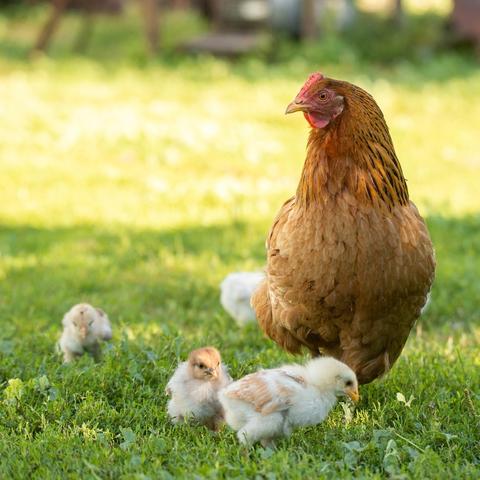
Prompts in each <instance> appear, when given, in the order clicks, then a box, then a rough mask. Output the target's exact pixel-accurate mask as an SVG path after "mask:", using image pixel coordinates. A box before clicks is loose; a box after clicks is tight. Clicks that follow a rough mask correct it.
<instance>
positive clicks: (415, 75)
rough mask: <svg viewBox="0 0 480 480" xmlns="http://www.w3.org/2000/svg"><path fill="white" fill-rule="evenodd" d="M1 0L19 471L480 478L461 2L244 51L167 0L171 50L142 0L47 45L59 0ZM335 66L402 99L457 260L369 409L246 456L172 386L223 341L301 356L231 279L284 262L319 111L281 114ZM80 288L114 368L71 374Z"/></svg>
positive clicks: (396, 102)
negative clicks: (255, 318)
mask: <svg viewBox="0 0 480 480" xmlns="http://www.w3.org/2000/svg"><path fill="white" fill-rule="evenodd" d="M0 5H1V6H0V171H1V175H0V395H3V397H2V400H1V401H2V402H3V404H2V405H3V406H2V407H1V408H0V455H1V457H2V462H1V467H0V476H3V477H5V478H24V477H25V476H27V475H33V476H37V477H38V478H46V477H52V478H78V477H79V476H82V478H119V477H122V478H148V477H150V478H164V477H165V478H168V476H169V475H170V476H174V477H175V478H193V473H192V472H195V473H196V474H197V475H198V477H199V478H202V477H208V478H215V477H217V478H235V477H238V478H255V476H258V478H323V477H329V478H332V475H333V476H336V477H342V478H349V477H350V476H360V477H362V478H384V477H385V476H390V477H392V478H405V477H412V478H419V477H420V476H423V477H424V478H453V477H455V478H473V477H472V475H473V474H474V472H475V471H476V469H477V468H478V466H479V463H480V452H479V447H478V445H479V441H480V438H479V431H480V427H479V415H480V380H479V376H478V368H479V367H480V354H479V343H480V327H479V311H480V308H479V305H480V281H479V272H480V259H479V252H480V214H479V211H480V193H479V187H480V183H479V178H480V154H479V151H480V148H479V147H480V141H479V138H480V136H479V133H478V129H479V125H480V103H479V102H478V98H480V70H479V62H478V55H477V53H476V50H475V46H474V45H472V44H469V43H468V42H464V41H459V39H458V38H457V37H456V35H455V34H454V32H453V31H452V28H451V27H450V28H449V27H448V23H449V22H448V19H449V15H450V12H451V8H452V4H451V2H449V1H448V0H426V1H414V0H409V1H405V2H404V4H403V8H404V12H403V18H402V19H401V21H399V22H397V21H395V20H394V19H392V17H391V6H392V2H389V1H380V0H378V1H375V0H363V1H359V2H357V7H358V12H357V14H356V17H355V20H354V21H353V23H351V24H349V25H348V26H347V27H344V28H342V29H339V28H337V27H336V26H335V25H336V23H335V21H333V19H334V17H333V16H329V15H330V14H325V15H324V17H323V20H321V21H320V22H319V36H318V38H314V39H311V40H307V41H303V42H299V41H296V40H294V39H292V38H289V36H288V35H286V34H285V32H284V33H283V34H282V33H281V32H280V33H279V32H276V33H272V32H271V31H270V30H269V29H260V30H261V38H262V41H261V45H260V47H259V48H258V49H256V50H254V51H252V52H250V53H248V54H246V55H242V56H240V57H236V58H233V59H224V58H217V57H214V56H212V55H206V54H201V55H191V54H189V53H186V52H185V51H184V49H182V48H181V47H182V45H183V42H185V41H186V40H189V39H191V38H192V37H194V36H196V35H203V34H205V33H207V32H209V31H210V29H211V27H210V26H209V23H208V21H207V20H206V19H205V18H202V17H201V16H200V15H199V14H198V13H196V12H195V11H193V10H185V9H168V8H166V7H165V8H164V9H162V10H161V22H160V42H159V49H158V52H157V53H156V54H153V55H152V54H151V53H149V49H148V48H147V44H146V40H145V35H144V30H143V28H144V27H143V20H142V17H141V9H139V8H138V7H139V5H138V3H137V2H133V1H132V2H127V4H126V9H125V11H124V13H123V14H122V15H117V16H98V18H96V19H95V22H94V26H93V29H92V31H91V32H90V33H89V34H88V42H86V43H85V44H84V45H82V48H81V49H79V48H78V35H79V32H80V31H81V29H82V22H83V20H82V16H81V15H80V14H79V13H78V12H75V11H69V12H67V13H65V15H64V16H63V19H62V21H61V23H60V25H59V28H58V31H57V32H56V34H55V36H54V38H53V39H52V41H51V43H50V45H49V48H48V50H47V52H46V53H38V52H37V53H34V54H32V52H31V49H32V46H33V45H34V43H35V40H36V38H37V36H38V34H39V31H40V29H41V27H42V25H43V24H44V22H45V21H46V19H47V17H48V15H49V5H48V4H45V3H44V2H41V3H39V4H37V3H33V4H32V2H5V1H3V2H0ZM331 15H333V14H331ZM318 70H320V71H322V72H324V73H325V74H327V75H328V76H331V77H334V78H341V79H345V80H348V81H350V82H352V83H355V84H357V85H359V86H361V87H363V88H365V89H366V90H367V91H369V92H370V93H371V94H372V95H373V96H374V97H375V99H376V100H377V102H378V103H379V105H380V107H381V108H382V110H383V112H384V114H385V117H386V119H387V122H388V124H389V127H390V130H391V134H392V137H393V140H394V144H395V146H396V150H397V154H398V157H399V159H400V161H401V163H402V166H403V170H404V173H405V176H406V177H407V179H408V185H409V189H410V194H411V198H412V199H413V201H414V202H415V203H416V204H417V206H418V207H419V209H420V212H421V213H422V215H423V216H424V217H425V218H426V220H427V223H428V226H429V229H430V231H431V234H432V238H433V241H434V244H435V247H436V252H437V260H438V268H437V278H436V282H435V286H434V289H433V294H432V303H431V305H430V308H429V309H428V311H427V313H426V314H425V315H424V317H423V318H422V320H421V321H420V322H419V324H418V326H417V328H416V330H415V331H414V332H413V333H412V337H411V339H410V340H409V342H408V344H407V348H406V350H405V352H404V354H403V356H402V357H401V359H400V360H399V362H398V363H397V365H396V367H395V368H394V369H393V371H392V372H391V374H389V376H388V377H387V378H386V379H385V380H384V381H382V382H377V383H375V384H373V385H369V386H367V387H365V388H364V390H363V392H362V395H363V396H364V401H363V403H362V404H361V405H360V406H359V408H358V409H357V411H355V412H354V413H353V417H352V416H351V415H352V412H350V410H348V408H349V407H344V409H346V410H344V411H342V409H341V408H339V409H337V410H336V412H335V413H334V415H333V417H332V419H331V420H329V423H327V424H325V425H322V426H320V427H317V428H312V429H307V430H306V431H301V432H299V433H296V434H295V435H294V436H293V437H292V439H291V440H289V441H285V442H283V443H281V444H280V448H279V450H278V451H276V452H267V453H265V452H263V451H262V450H261V449H258V450H254V451H253V452H252V453H250V454H249V455H246V456H243V455H242V454H241V453H240V452H239V450H238V447H237V444H236V440H235V439H234V437H233V435H231V433H229V432H222V433H221V434H220V435H219V436H218V437H217V438H214V437H212V436H211V435H210V434H209V433H208V432H206V431H204V430H202V429H200V433H198V432H195V431H192V429H189V428H188V427H176V428H173V427H171V426H169V425H168V423H167V422H166V417H165V413H164V401H165V400H164V398H163V395H162V391H163V386H164V384H165V381H166V379H167V378H168V376H169V375H170V374H171V372H172V369H173V368H174V366H175V364H176V361H177V359H178V358H184V357H185V355H186V353H187V352H188V351H189V350H190V349H191V348H193V347H195V346H199V345H201V344H203V343H214V344H215V345H217V346H218V347H219V348H220V349H221V351H222V353H223V355H224V358H225V360H226V361H227V363H229V364H230V365H231V367H232V373H233V375H234V376H239V375H242V374H244V373H247V372H250V371H253V370H255V369H257V368H258V366H259V365H262V366H266V367H269V366H273V365H276V364H278V363H279V362H281V361H285V360H292V359H291V357H288V356H287V355H286V354H284V353H282V352H280V351H279V349H278V347H276V346H275V345H274V344H273V343H272V342H270V341H268V340H266V339H264V338H263V337H262V335H261V333H260V332H259V331H258V329H257V327H256V326H255V325H252V326H251V327H248V328H247V329H245V330H240V329H239V328H238V327H237V326H236V325H235V324H234V322H233V320H231V319H230V318H229V317H228V316H227V314H226V313H225V312H223V310H222V309H221V307H220V305H219V302H218V285H219V283H220V281H221V280H222V278H223V277H224V276H225V275H226V274H227V273H228V272H231V271H235V270H253V269H259V268H261V267H262V265H263V264H264V261H265V253H264V246H263V245H264V239H265V235H266V232H267V231H268V228H269V226H270V224H271V222H272V219H273V217H274V215H275V214H276V212H277V210H278V208H279V207H280V205H281V204H282V203H283V201H284V200H285V199H287V198H289V197H290V196H291V195H292V192H294V191H295V188H296V185H297V182H298V178H299V175H300V172H301V168H302V164H303V160H304V157H305V145H306V139H307V133H308V129H307V125H306V123H305V121H304V120H303V118H301V116H298V117H294V116H292V117H285V116H284V115H283V112H284V110H285V107H286V105H287V104H288V103H289V102H290V101H291V99H292V98H293V97H294V96H295V94H296V93H297V91H298V90H299V88H300V87H301V85H302V84H303V82H304V81H305V79H306V77H307V75H308V74H309V73H311V72H312V71H318ZM80 301H88V302H91V303H92V304H94V305H97V306H100V307H102V308H104V309H105V310H106V311H107V312H108V314H109V315H110V318H111V319H112V322H113V325H114V329H115V332H114V341H113V342H112V345H111V346H110V347H109V348H107V349H106V354H105V362H104V363H102V364H101V365H94V364H93V363H92V362H91V361H90V360H89V359H86V358H85V359H82V360H81V361H80V362H79V364H78V366H75V367H72V368H65V367H63V366H61V364H60V359H59V358H57V357H56V356H55V354H54V343H55V341H56V339H57V338H58V336H59V334H60V325H61V323H60V322H61V318H62V316H63V314H64V313H65V312H66V311H67V310H68V308H70V306H71V305H73V304H74V303H78V302H80ZM44 377H45V378H46V379H47V380H45V379H44ZM11 379H19V380H20V382H21V383H20V384H18V382H17V383H15V382H13V383H10V384H9V383H8V382H9V381H11ZM45 381H46V382H47V383H45ZM12 385H13V386H12ZM52 392H53V393H52ZM397 392H403V393H404V394H405V397H406V398H408V397H409V395H410V394H412V395H413V396H414V397H415V400H414V401H413V403H412V405H411V407H406V406H405V405H404V404H403V403H402V402H400V401H398V400H397V397H396V393H397ZM348 412H350V413H348ZM349 415H350V416H349ZM346 420H347V424H346V425H345V421H346ZM477 427H479V428H477ZM372 432H373V433H372ZM375 432H376V433H375ZM382 432H383V433H382ZM394 432H396V433H394ZM402 438H403V439H402ZM405 439H406V440H405ZM392 442H393V443H392ZM5 459H6V460H5ZM445 475H447V476H445Z"/></svg>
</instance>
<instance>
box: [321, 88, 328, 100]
mask: <svg viewBox="0 0 480 480" xmlns="http://www.w3.org/2000/svg"><path fill="white" fill-rule="evenodd" d="M319 97H320V100H326V99H327V97H328V94H327V92H326V91H325V90H322V91H321V92H320V95H319Z"/></svg>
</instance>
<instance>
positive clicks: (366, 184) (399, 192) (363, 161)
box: [296, 80, 409, 209]
mask: <svg viewBox="0 0 480 480" xmlns="http://www.w3.org/2000/svg"><path fill="white" fill-rule="evenodd" d="M330 86H332V87H333V88H335V91H336V92H337V93H339V94H340V95H343V97H344V98H345V108H344V111H343V112H342V114H340V115H339V116H338V117H337V118H336V119H335V120H333V121H332V122H331V123H330V124H329V125H328V126H327V127H326V128H324V129H312V131H311V133H310V137H309V140H308V146H307V158H306V160H305V165H304V168H303V172H302V177H301V180H300V183H299V185H298V189H297V197H296V198H297V201H298V202H299V203H300V204H301V205H304V206H308V205H309V204H310V203H312V202H313V203H315V202H319V201H320V202H321V201H324V200H325V199H327V198H328V197H332V196H335V195H337V194H340V193H344V192H345V191H347V192H348V193H350V194H351V195H353V196H354V197H355V198H356V199H357V200H358V201H360V202H361V203H364V204H370V205H375V206H378V207H380V208H382V207H383V208H387V209H392V208H393V207H394V206H395V205H406V204H408V201H409V197H408V188H407V184H406V181H405V178H404V176H403V173H402V168H401V166H400V163H399V161H398V159H397V156H396V154H395V149H394V147H393V143H392V139H391V137H390V133H389V131H388V127H387V124H386V123H385V119H384V117H383V114H382V111H381V110H380V108H379V107H378V105H377V104H376V102H375V100H374V99H373V97H372V96H371V95H369V94H368V93H367V92H365V91H364V90H362V89H361V88H359V87H356V86H355V85H352V84H350V83H348V82H341V81H336V80H331V81H330Z"/></svg>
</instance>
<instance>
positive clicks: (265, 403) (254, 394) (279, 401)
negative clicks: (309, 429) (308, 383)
mask: <svg viewBox="0 0 480 480" xmlns="http://www.w3.org/2000/svg"><path fill="white" fill-rule="evenodd" d="M304 384H305V380H304V379H303V378H302V377H299V376H294V375H290V374H288V373H287V372H285V371H283V370H280V369H276V370H260V371H259V372H256V373H252V374H250V375H247V376H245V377H243V378H242V379H240V380H238V381H237V382H234V383H233V384H232V385H230V387H228V388H227V390H226V391H225V395H226V396H227V397H229V398H233V399H236V400H241V401H243V402H246V403H248V404H250V405H251V406H252V408H253V409H254V410H255V411H257V412H259V413H261V414H262V415H269V414H271V413H273V412H279V411H282V410H287V409H288V408H289V407H290V406H291V405H292V401H293V397H294V395H295V392H296V391H298V389H299V388H303V385H304Z"/></svg>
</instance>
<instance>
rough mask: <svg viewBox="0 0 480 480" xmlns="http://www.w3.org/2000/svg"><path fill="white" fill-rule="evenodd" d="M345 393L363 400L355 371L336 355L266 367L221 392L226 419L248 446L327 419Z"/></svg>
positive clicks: (271, 441) (265, 443) (272, 441)
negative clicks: (336, 358)
mask: <svg viewBox="0 0 480 480" xmlns="http://www.w3.org/2000/svg"><path fill="white" fill-rule="evenodd" d="M339 396H348V397H350V398H351V399H352V400H353V401H355V402H356V401H358V399H359V395H358V382H357V377H356V376H355V373H354V372H353V371H352V370H351V369H350V367H348V366H347V365H345V364H344V363H342V362H340V361H338V360H335V359H334V358H331V357H321V358H315V359H313V360H310V361H309V362H308V363H307V364H306V365H305V366H302V365H284V366H282V367H280V368H275V369H270V370H260V371H258V372H256V373H252V374H250V375H247V376H245V377H243V378H241V379H240V380H238V381H236V382H233V383H232V384H230V385H229V386H228V387H227V388H225V389H224V390H222V391H221V392H220V395H219V398H220V403H221V404H222V406H223V409H224V412H225V421H226V422H227V424H228V425H229V426H230V427H232V428H233V429H234V430H235V431H236V432H237V437H238V439H239V441H240V442H241V443H243V444H246V445H252V444H254V443H256V442H261V444H262V445H263V446H271V445H273V444H274V440H275V439H276V438H279V437H282V436H285V437H288V436H289V435H290V434H291V433H292V431H293V429H294V428H296V427H301V426H305V425H316V424H318V423H321V422H322V421H323V420H324V419H325V418H326V417H327V415H328V413H329V412H330V410H331V409H332V407H333V406H334V405H335V404H336V402H337V398H338V397H339Z"/></svg>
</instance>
